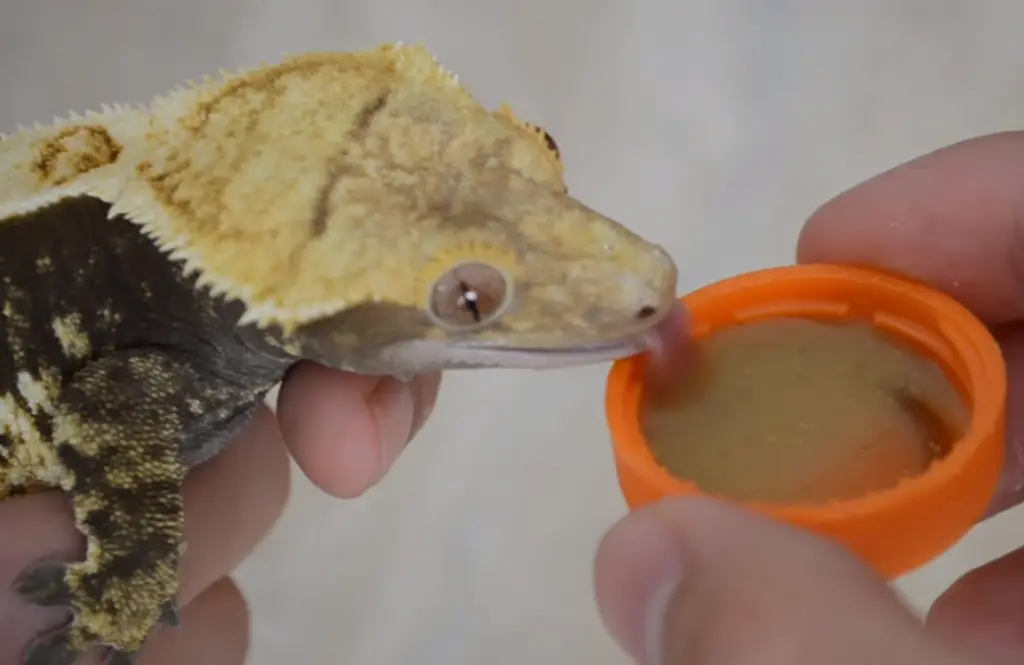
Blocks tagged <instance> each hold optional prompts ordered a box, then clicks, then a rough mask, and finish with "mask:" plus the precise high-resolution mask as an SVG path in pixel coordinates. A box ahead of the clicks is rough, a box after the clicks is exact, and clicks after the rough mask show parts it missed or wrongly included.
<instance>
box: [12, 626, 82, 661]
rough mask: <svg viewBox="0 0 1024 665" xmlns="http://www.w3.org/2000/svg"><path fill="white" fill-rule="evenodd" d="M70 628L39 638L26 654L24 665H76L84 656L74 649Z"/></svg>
mask: <svg viewBox="0 0 1024 665" xmlns="http://www.w3.org/2000/svg"><path fill="white" fill-rule="evenodd" d="M69 638H70V630H69V626H63V627H61V628H56V629H54V630H52V631H50V632H48V633H45V634H43V635H41V636H40V637H37V638H36V639H35V641H34V642H32V643H31V644H30V645H29V647H28V650H27V651H26V652H25V658H24V661H23V663H24V665H74V663H75V661H76V660H78V658H79V656H81V655H82V654H81V653H80V652H79V651H78V650H77V649H74V648H72V646H71V641H70V639H69Z"/></svg>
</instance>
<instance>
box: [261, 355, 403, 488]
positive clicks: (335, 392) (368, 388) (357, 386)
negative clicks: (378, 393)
mask: <svg viewBox="0 0 1024 665" xmlns="http://www.w3.org/2000/svg"><path fill="white" fill-rule="evenodd" d="M377 383H378V379H377V378H375V377H366V376H360V375H356V374H349V373H345V372H338V371H335V370H332V369H330V368H327V367H324V366H322V365H317V364H314V363H300V364H299V365H298V366H296V367H295V368H294V369H293V370H292V371H291V372H289V374H288V377H287V378H286V380H285V381H284V383H283V384H282V386H281V391H280V395H279V397H278V410H277V417H278V422H279V423H280V426H281V431H282V433H283V435H284V439H285V442H286V444H287V445H288V448H289V449H290V451H291V454H292V457H293V459H294V460H295V463H296V464H297V465H298V467H299V468H300V469H301V470H302V472H303V473H305V474H306V476H307V477H308V478H309V479H310V481H311V482H313V484H315V485H316V486H317V487H319V488H320V489H321V490H323V491H324V492H327V493H328V494H331V495H333V496H337V497H340V498H353V497H356V496H359V495H360V494H362V493H363V492H365V491H366V489H368V488H369V487H370V486H371V485H372V484H373V483H375V482H376V481H377V479H378V477H379V476H380V474H381V472H382V470H381V465H382V459H383V451H382V441H381V434H380V431H379V425H378V422H377V418H376V416H375V414H374V413H373V412H372V411H371V409H370V407H369V405H368V403H367V397H368V395H369V394H370V393H371V392H372V391H373V390H374V388H375V387H376V386H377Z"/></svg>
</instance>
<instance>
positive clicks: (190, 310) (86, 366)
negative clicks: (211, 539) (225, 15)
mask: <svg viewBox="0 0 1024 665" xmlns="http://www.w3.org/2000/svg"><path fill="white" fill-rule="evenodd" d="M0 279H2V284H0V297H2V300H3V304H4V318H3V323H2V325H0V499H3V498H5V497H7V496H12V495H16V494H20V493H24V492H29V491H38V490H45V489H58V490H60V491H63V492H65V493H67V495H68V496H69V497H70V499H71V501H72V504H73V507H74V512H75V517H76V521H77V524H78V527H79V529H80V530H81V531H82V533H83V534H84V535H85V536H86V542H87V549H86V551H85V552H84V553H83V557H82V559H81V560H80V561H75V562H57V563H53V562H49V563H45V564H40V565H38V566H36V567H33V568H31V569H29V570H27V571H25V572H24V573H23V574H22V575H21V576H20V577H19V578H18V580H17V581H16V583H15V586H16V590H17V591H18V592H19V593H21V594H22V595H23V596H24V597H25V598H26V599H27V600H29V601H30V602H35V603H38V604H42V605H61V606H67V607H68V608H70V610H72V614H71V619H70V620H69V622H68V623H67V624H65V625H61V626H57V627H55V628H54V629H53V630H52V631H50V632H48V633H46V634H45V635H42V636H40V637H39V639H38V640H37V641H36V642H34V643H33V645H31V647H30V649H29V650H28V652H27V653H26V659H25V662H26V665H67V664H70V663H72V662H74V661H75V659H76V658H78V657H79V656H80V655H81V654H84V653H87V652H91V650H93V649H98V648H102V649H105V650H106V653H107V662H108V663H115V664H124V663H129V662H131V661H132V660H133V658H134V657H135V655H136V654H137V653H138V652H139V651H140V649H142V647H143V646H144V644H145V642H146V640H147V638H148V636H149V634H150V633H151V632H152V630H153V629H154V628H155V627H156V626H157V625H158V624H160V623H161V622H162V623H174V622H176V621H177V607H176V605H175V602H174V597H175V594H176V591H177V584H178V577H177V575H178V563H179V557H180V553H181V551H182V549H183V547H184V546H185V543H184V542H183V530H182V524H183V516H182V512H181V511H182V502H181V494H180V486H181V482H182V480H183V478H184V477H185V475H186V473H187V472H188V470H189V469H190V468H192V467H194V466H195V465H197V464H200V463H202V462H204V461H205V460H207V459H209V458H210V457H211V456H213V455H216V454H217V453H218V452H219V451H220V450H221V449H222V448H223V447H224V445H226V444H227V442H229V441H230V440H231V438H232V437H233V436H234V434H236V433H237V432H238V430H239V429H240V428H241V427H243V426H244V425H245V423H246V422H247V421H248V419H249V417H250V416H251V414H252V412H253V409H254V408H255V407H256V405H258V404H259V403H260V401H261V400H262V399H263V396H264V395H265V394H266V393H267V392H268V391H269V390H270V389H271V388H272V387H273V386H274V385H275V384H276V383H277V382H278V381H279V380H280V378H281V376H282V374H283V373H284V372H285V371H286V370H287V369H288V367H289V366H290V365H292V364H293V363H294V362H296V361H298V360H301V359H309V360H313V361H316V362H320V363H323V364H325V365H328V366H331V367H335V368H338V369H344V370H350V371H356V372H362V373H369V374H388V375H394V376H399V377H408V376H411V375H414V374H417V373H422V372H425V371H430V370H438V369H454V368H473V367H519V368H529V367H532V368H554V367H564V366H568V365H573V364H581V363H591V362H603V361H607V360H611V359H614V358H617V357H621V356H624V355H629V354H632V353H635V352H638V351H641V350H643V349H644V348H645V345H646V344H648V343H649V342H650V340H651V339H652V336H653V335H655V331H656V329H657V327H658V326H659V325H660V324H661V323H662V322H663V321H665V320H666V317H669V316H672V315H673V312H676V311H677V309H675V302H676V301H675V286H676V268H675V266H674V264H673V262H672V261H671V259H670V258H669V257H668V256H667V255H666V254H665V252H664V251H663V250H662V249H661V248H660V247H658V246H656V245H654V244H652V243H650V242H648V241H646V240H644V239H643V238H640V237H638V236H637V235H635V234H634V233H632V232H631V231H629V230H628V229H627V228H626V227H624V226H623V225H621V224H619V223H617V222H614V221H612V220H610V219H608V218H607V217H604V216H603V215H601V214H599V213H598V212H596V211H594V210H592V209H590V208H588V207H587V206H586V205H584V204H583V203H581V202H580V201H577V200H576V199H574V198H573V197H571V196H570V195H569V193H568V191H567V188H566V185H565V181H564V179H563V165H562V161H561V158H560V155H559V153H558V148H557V146H556V145H555V142H554V140H553V139H552V138H551V136H550V135H548V134H547V132H545V131H544V130H543V129H541V128H539V127H537V126H535V125H532V124H529V123H527V122H524V121H522V120H521V119H519V118H518V117H516V115H515V114H514V113H513V112H512V111H511V110H510V109H509V108H508V107H502V108H501V109H499V110H497V111H489V110H487V109H485V108H484V107H482V106H481V105H480V104H479V103H477V102H476V101H475V100H474V99H473V97H472V96H471V95H470V94H469V92H468V91H467V90H466V89H465V88H464V87H463V86H462V85H460V84H459V82H458V81H457V79H456V78H455V77H454V76H453V75H451V74H450V73H448V72H446V71H445V70H444V69H443V68H442V67H441V66H440V65H439V64H438V63H437V62H436V61H435V59H434V58H433V57H432V56H431V55H430V54H429V53H428V52H427V51H426V49H424V48H423V47H421V46H402V45H385V46H380V47H377V48H373V49H369V50H366V51H361V52H354V53H312V54H307V55H302V56H298V57H293V58H289V59H286V60H284V61H282V62H280V63H277V64H273V65H267V66H264V67H261V68H257V69H253V70H248V71H243V72H240V73H236V74H229V75H223V76H221V77H220V78H218V79H216V80H214V79H206V80H204V81H202V82H201V83H199V84H195V85H190V86H188V87H185V88H182V89H179V90H175V91H172V92H170V93H168V94H167V95H165V96H162V97H159V98H157V99H155V100H153V101H152V102H151V103H150V104H148V105H146V106H144V107H132V108H129V107H121V106H117V107H111V108H105V109H103V110H102V111H100V112H94V113H86V114H83V115H73V116H71V117H68V118H65V119H61V120H57V121H55V122H54V123H52V124H50V125H47V126H37V127H34V128H28V129H22V130H19V131H18V132H16V133H14V134H12V135H10V136H6V137H3V139H2V140H0Z"/></svg>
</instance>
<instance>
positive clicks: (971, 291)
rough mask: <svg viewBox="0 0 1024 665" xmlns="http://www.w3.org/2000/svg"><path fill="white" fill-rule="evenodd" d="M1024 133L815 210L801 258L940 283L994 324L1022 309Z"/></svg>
mask: <svg viewBox="0 0 1024 665" xmlns="http://www.w3.org/2000/svg"><path fill="white" fill-rule="evenodd" d="M1022 178H1024V132H1008V133H1001V134H994V135H989V136H982V137H977V138H973V139H969V140H966V141H962V142H960V143H956V144H953V145H950V146H946V147H944V148H941V149H939V150H936V151H934V152H932V153H929V154H926V155H924V156H921V157H918V158H916V159H914V160H911V161H909V162H906V163H904V164H901V165H898V166H896V167H894V168H892V169H890V170H888V171H886V172H884V173H882V174H880V175H877V176H874V177H872V178H870V179H868V180H866V181H864V182H862V183H860V184H858V185H855V186H854V187H852V188H851V189H848V190H846V191H845V192H843V193H841V194H839V195H838V196H836V197H835V198H833V199H832V200H830V201H828V202H826V203H825V204H824V205H822V206H821V207H819V208H818V209H817V210H815V211H814V212H813V213H812V214H811V215H810V217H809V218H808V220H807V221H806V222H805V224H804V227H803V229H802V230H801V232H800V234H799V237H798V240H797V251H796V254H797V261H798V262H799V263H836V264H848V265H861V266H866V267H872V268H876V269H881V270H885V271H889V272H894V273H898V274H904V275H907V276H909V277H911V278H914V279H918V280H921V281H924V282H926V283H929V284H932V285H933V286H934V287H935V288H937V289H939V290H941V291H944V292H946V293H948V294H950V295H951V296H953V297H954V298H957V299H958V300H959V301H961V302H962V303H964V304H965V305H966V306H967V307H969V308H970V309H972V310H973V311H974V312H975V313H977V314H978V315H979V316H980V317H982V318H983V319H985V320H986V321H987V322H989V323H998V322H1002V321H1007V320H1012V319H1016V318H1020V317H1022V316H1024V279H1022V274H1024V249H1022V245H1021V237H1020V236H1021V234H1022V229H1021V226H1022V223H1021V219H1024V189H1022V188H1021V187H1020V182H1021V179H1022Z"/></svg>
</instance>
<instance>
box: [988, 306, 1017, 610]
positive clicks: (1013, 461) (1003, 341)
mask: <svg viewBox="0 0 1024 665" xmlns="http://www.w3.org/2000/svg"><path fill="white" fill-rule="evenodd" d="M996 339H998V340H999V345H1000V347H1001V348H1002V351H1003V358H1004V360H1005V362H1006V372H1007V377H1008V379H1009V384H1008V386H1007V399H1006V401H1007V403H1008V404H1024V322H1022V323H1014V324H1010V325H1006V326H1001V327H1000V329H998V330H997V331H996ZM1005 460H1006V461H1005V465H1004V469H1003V475H1002V478H1001V480H1000V482H999V486H998V488H997V489H996V494H995V497H994V498H993V499H992V502H991V504H990V505H989V508H988V511H987V516H992V515H995V514H997V513H1000V512H1002V511H1004V510H1006V509H1008V508H1012V507H1013V506H1016V505H1017V504H1019V503H1020V502H1021V501H1024V409H1020V408H1010V409H1007V410H1006V458H1005ZM1022 593H1024V591H1022Z"/></svg>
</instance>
